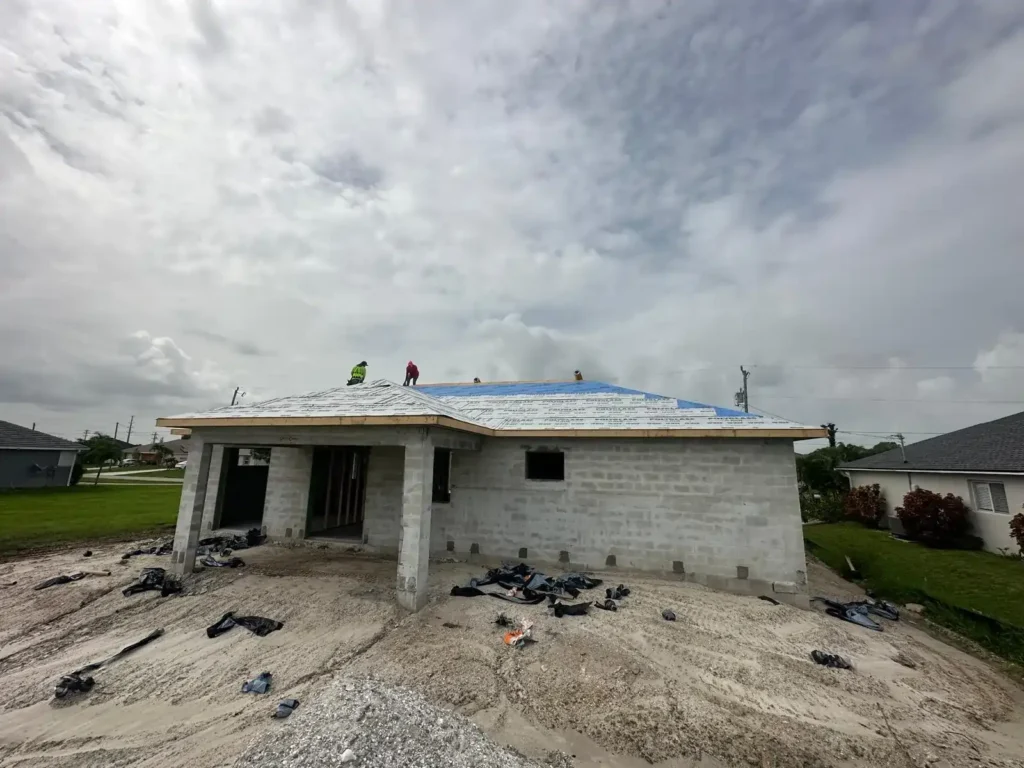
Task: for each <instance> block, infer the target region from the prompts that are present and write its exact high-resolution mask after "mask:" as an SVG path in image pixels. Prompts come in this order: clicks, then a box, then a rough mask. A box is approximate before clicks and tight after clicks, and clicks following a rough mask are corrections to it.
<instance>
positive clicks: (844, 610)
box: [811, 597, 882, 632]
mask: <svg viewBox="0 0 1024 768" xmlns="http://www.w3.org/2000/svg"><path fill="white" fill-rule="evenodd" d="M811 599H812V600H817V601H819V602H822V603H824V604H825V605H826V606H828V607H827V608H825V613H827V614H828V615H829V616H835V617H836V618H837V619H842V620H843V621H848V622H850V623H851V624H856V625H858V626H861V627H864V628H865V629H871V630H874V631H875V632H881V631H882V627H881V626H880V625H879V624H878V623H877V622H875V621H874V620H873V619H871V618H870V617H869V616H868V608H867V605H865V604H864V603H840V602H838V601H836V600H829V599H828V598H826V597H814V598H811Z"/></svg>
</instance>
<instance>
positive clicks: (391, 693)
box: [235, 679, 572, 768]
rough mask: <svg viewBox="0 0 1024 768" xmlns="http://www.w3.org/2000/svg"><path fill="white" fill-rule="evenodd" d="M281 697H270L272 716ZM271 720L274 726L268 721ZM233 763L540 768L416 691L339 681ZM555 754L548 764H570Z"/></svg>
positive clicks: (311, 767)
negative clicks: (277, 699) (277, 700)
mask: <svg viewBox="0 0 1024 768" xmlns="http://www.w3.org/2000/svg"><path fill="white" fill-rule="evenodd" d="M276 703H277V702H276V699H272V698H271V697H269V696H268V697H267V711H268V718H269V712H271V711H272V710H273V708H274V706H275V705H276ZM268 722H272V721H270V720H269V719H268ZM273 725H274V726H277V727H271V728H268V729H267V731H266V732H265V733H263V734H262V735H260V736H259V737H258V738H256V739H255V740H254V741H253V742H252V743H251V744H250V745H249V747H248V749H246V751H245V753H244V754H243V755H242V757H240V758H239V759H238V761H237V762H236V763H235V766H236V768H245V767H246V766H259V768H267V766H303V768H327V766H342V765H347V766H360V765H365V766H374V768H390V767H391V766H394V767H395V768H399V767H401V768H432V767H433V766H446V767H453V768H460V767H461V766H464V767H465V768H540V765H541V764H539V763H535V762H533V761H531V760H527V759H526V758H525V757H523V756H522V755H520V754H518V753H516V752H514V751H513V750H511V749H509V748H507V747H502V746H500V745H498V744H496V743H495V742H493V741H491V740H490V739H489V738H487V736H485V735H484V734H483V733H482V732H481V731H480V729H479V728H478V727H477V726H476V725H474V724H473V723H472V722H471V721H469V720H467V719H466V718H465V717H463V716H461V715H459V714H456V713H455V712H451V711H449V710H445V709H442V708H440V707H437V706H435V705H433V704H431V703H430V702H428V701H427V700H426V699H424V698H423V697H422V696H420V695H419V694H417V693H413V692H412V691H409V690H406V689H403V688H398V687H390V686H387V685H384V684H382V683H378V682H374V681H368V680H362V681H352V680H346V679H337V680H335V681H333V682H331V683H330V684H329V686H328V687H327V689H326V690H324V691H323V692H322V693H321V694H320V695H318V696H317V697H316V698H315V699H314V700H312V701H311V702H309V703H306V702H302V704H300V705H299V707H298V709H296V710H295V713H294V714H293V715H292V716H291V717H289V718H288V719H287V720H284V721H282V722H281V723H273ZM571 765H572V763H571V761H570V760H569V756H568V755H564V754H561V753H553V754H552V755H551V757H550V759H549V761H548V763H547V766H549V767H550V766H571Z"/></svg>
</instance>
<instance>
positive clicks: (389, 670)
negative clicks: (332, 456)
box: [0, 546, 1024, 768]
mask: <svg viewBox="0 0 1024 768" xmlns="http://www.w3.org/2000/svg"><path fill="white" fill-rule="evenodd" d="M93 549H94V550H95V552H96V554H95V555H94V557H93V558H90V559H89V561H88V566H87V567H88V568H89V569H95V570H101V569H111V570H112V571H113V574H114V575H113V576H111V577H107V578H102V577H97V578H90V579H83V580H82V581H78V582H74V583H71V584H66V585H60V586H57V587H53V588H51V589H48V590H43V591H41V592H35V591H33V590H32V589H31V585H32V584H34V583H37V582H38V581H42V580H43V579H44V578H47V577H50V576H53V575H56V574H57V573H61V572H67V571H69V570H74V569H76V568H79V569H81V568H82V567H84V566H83V562H84V561H83V559H82V557H81V553H80V552H74V553H71V552H69V553H66V554H61V555H52V556H49V557H36V558H32V559H28V560H23V561H17V562H14V563H4V564H0V584H2V583H7V582H9V581H12V580H17V581H18V585H16V586H15V587H10V588H0V687H2V690H3V691H4V697H3V699H2V703H0V763H2V764H3V765H5V766H7V765H10V766H33V767H34V766H44V767H45V766H63V765H74V766H91V765H95V766H118V765H125V766H128V765H133V766H154V768H155V767H157V766H159V768H168V766H177V765H194V764H196V765H198V764H204V765H223V764H230V763H231V762H232V761H234V760H235V759H236V758H238V757H239V756H240V755H241V754H242V752H243V751H244V749H245V747H246V745H247V744H249V743H250V742H252V741H253V739H260V738H263V737H264V736H265V735H266V734H268V733H270V734H272V733H274V732H275V731H274V726H281V725H283V724H287V723H288V722H289V721H284V723H281V722H277V721H273V720H271V719H270V712H272V711H273V709H274V707H275V705H276V703H277V701H278V700H280V699H281V698H286V697H293V698H297V699H299V700H300V701H302V702H303V705H304V706H306V705H309V706H310V707H311V708H310V710H309V711H310V712H312V711H313V710H312V702H313V701H314V700H315V699H316V698H317V696H318V694H320V693H321V692H322V691H323V690H324V688H325V686H327V685H328V684H329V683H330V682H331V681H333V680H335V679H336V678H337V677H339V676H343V677H345V678H346V679H348V680H373V681H376V683H377V684H384V685H385V687H386V688H407V689H412V690H414V691H416V692H417V693H418V694H420V695H422V696H423V697H424V698H425V699H426V700H427V701H429V702H430V703H431V704H433V705H440V706H442V707H444V706H447V707H451V708H453V709H454V710H456V711H457V712H459V713H461V714H463V715H465V716H467V717H469V718H470V719H471V720H473V721H474V722H475V723H477V724H478V725H480V726H481V727H482V728H483V730H484V732H485V733H486V734H488V735H489V736H490V737H492V738H493V739H495V740H496V741H498V742H500V743H505V744H511V745H512V746H514V747H516V748H517V749H519V750H521V751H522V752H523V753H525V754H526V756H527V757H528V758H529V759H532V760H534V761H537V762H543V761H544V760H545V759H546V757H547V756H548V754H549V753H550V752H552V751H553V750H563V751H565V752H569V753H574V754H576V755H577V758H576V762H575V765H578V766H579V765H598V764H601V765H605V766H630V767H631V768H632V766H639V765H646V764H649V763H650V762H653V763H655V764H657V763H659V761H664V765H666V766H669V765H671V766H694V765H701V766H710V765H719V766H720V765H727V764H728V765H746V764H753V765H757V766H763V765H779V766H781V765H806V766H826V765H827V766H832V765H879V764H883V763H891V764H893V765H900V764H901V762H900V761H901V760H902V761H904V762H905V759H906V753H909V754H910V755H911V756H912V759H913V760H914V761H915V762H916V763H917V764H918V765H924V764H925V763H926V761H928V760H929V759H930V760H931V762H930V763H929V764H930V765H933V766H937V767H941V766H944V765H949V766H960V765H978V764H981V765H993V766H1021V765H1024V762H1022V760H1021V756H1022V755H1024V705H1022V695H1021V692H1020V690H1019V689H1018V688H1016V687H1015V686H1013V685H1012V684H1011V683H1009V682H1008V681H1007V680H1005V679H1004V678H1003V677H1002V676H1000V675H999V674H998V673H997V672H996V671H994V670H992V669H991V668H989V667H988V666H986V665H985V664H983V663H982V662H980V661H978V660H976V659H973V658H971V657H969V656H967V655H966V654H964V653H961V652H960V651H957V650H955V649H953V648H951V647H949V646H947V645H945V644H943V643H941V642H939V641H937V640H934V639H931V638H929V637H928V636H926V635H924V634H922V633H921V632H920V631H918V630H917V629H915V628H914V627H912V626H910V625H908V624H905V623H902V622H901V623H899V624H896V625H888V624H887V625H886V632H884V633H881V634H879V633H872V632H870V631H868V630H865V629H862V628H860V627H856V626H854V625H851V624H845V623H842V622H840V621H838V620H836V619H834V618H831V617H828V616H825V615H823V614H820V613H815V612H808V611H802V610H799V609H796V608H791V607H788V606H773V605H770V604H768V603H766V602H763V601H760V600H757V599H756V598H753V597H738V596H732V595H724V594H720V593H715V592H712V591H709V590H705V589H702V588H699V587H695V586H692V585H686V584H680V583H677V582H672V581H668V580H660V579H653V578H650V577H640V576H636V577H635V578H634V577H631V576H627V577H625V578H623V577H620V576H616V577H615V581H616V583H618V582H619V581H622V580H625V581H626V582H627V583H628V584H629V586H630V587H632V590H633V591H632V594H631V596H630V597H628V598H626V599H625V600H624V601H623V602H622V605H621V608H620V610H619V611H618V612H616V613H605V612H602V611H598V610H592V611H591V615H589V616H585V617H564V618H561V619H557V618H555V617H554V616H553V615H551V614H550V612H549V611H548V610H547V609H546V608H545V607H544V606H528V607H519V606H510V605H509V604H507V603H503V602H501V601H498V600H494V599H492V598H487V597H475V598H452V597H449V596H448V594H447V593H448V590H449V589H450V587H451V586H452V585H453V584H456V583H465V581H466V579H467V578H468V577H469V576H473V575H478V574H479V573H480V572H481V571H482V570H483V566H479V565H466V564H460V563H445V564H441V563H437V564H432V566H431V588H432V593H433V597H432V602H431V603H430V604H429V605H428V607H427V608H426V609H425V610H423V611H421V612H420V613H419V614H416V615H412V616H408V615H405V614H404V613H402V612H401V611H400V610H399V609H398V608H397V607H396V605H395V602H394V574H395V563H394V561H392V560H387V559H382V558H374V557H368V556H364V555H352V554H346V553H339V552H336V551H321V550H317V549H300V550H288V549H284V548H278V547H271V546H264V547H259V548H256V549H252V550H248V551H245V552H243V553H242V556H243V559H245V561H246V563H247V565H246V567H244V568H239V569H236V570H230V569H216V570H214V569H211V570H209V571H205V572H203V573H199V574H195V575H194V576H192V577H190V578H189V579H188V580H187V583H186V591H187V592H188V594H186V595H183V596H180V597H175V596H172V597H167V598H162V597H160V595H159V593H154V592H149V593H144V594H141V595H135V596H133V597H130V598H126V597H123V596H122V595H121V589H122V588H123V587H124V586H126V585H127V584H129V583H131V582H133V581H134V580H135V579H136V578H137V577H138V572H139V570H140V569H141V568H143V567H145V566H149V565H157V566H159V565H164V566H165V565H167V562H166V561H167V560H168V558H159V557H140V558H133V559H132V560H131V561H130V564H129V565H128V566H119V565H117V562H118V560H119V559H120V553H121V552H122V551H124V550H125V549H126V547H117V548H111V547H106V548H102V549H100V548H96V547H94V548H93ZM809 573H810V575H811V578H812V581H813V580H814V578H815V577H816V575H815V574H816V571H815V569H814V568H811V569H810V570H809ZM818 575H820V574H818ZM834 586H835V585H834V583H830V584H829V585H827V587H825V588H824V589H823V591H825V592H826V593H831V594H835V589H834ZM584 594H585V593H584ZM602 596H603V595H602ZM594 597H597V595H595V596H594ZM663 608H671V609H672V610H674V611H675V613H676V614H677V615H678V617H679V618H678V621H676V622H674V623H669V622H666V621H664V620H663V619H662V618H661V610H662V609H663ZM226 611H235V612H236V613H237V614H240V615H245V614H255V615H259V616H265V617H268V618H271V619H276V620H279V621H283V622H284V627H283V628H282V629H281V630H279V631H277V632H273V633H272V634H270V635H268V636H267V637H263V638H260V637H256V636H254V635H252V634H251V633H249V632H247V631H244V630H242V629H240V628H236V629H234V630H232V631H230V632H228V633H227V634H225V635H222V636H220V637H217V638H213V639H211V638H208V637H207V636H206V633H205V629H206V627H207V626H209V625H210V624H213V623H214V622H215V621H216V620H217V619H218V618H220V616H221V615H222V614H223V613H225V612H226ZM499 611H505V612H507V613H512V614H517V613H518V614H520V615H522V616H524V617H527V618H529V619H531V620H533V621H534V622H535V627H534V630H533V633H534V636H535V637H536V639H537V642H536V643H535V644H533V645H530V646H527V647H526V648H524V649H522V650H518V649H510V648H509V647H508V646H506V645H505V644H504V643H503V642H502V634H503V632H504V630H503V629H502V628H501V627H497V626H496V625H495V624H494V619H495V617H496V615H497V613H498V612H499ZM156 628H163V629H164V630H165V634H164V635H163V636H162V637H161V638H159V639H158V640H156V641H154V642H153V643H151V644H150V645H148V646H146V647H145V648H141V649H139V650H138V651H136V652H135V653H133V654H132V655H131V656H129V657H126V658H125V659H123V660H121V661H119V662H117V663H116V664H113V665H111V667H110V668H109V669H104V670H102V671H101V672H100V673H98V674H97V675H96V687H95V689H94V690H93V691H91V692H89V693H88V694H86V695H84V696H82V697H81V698H80V699H78V700H76V701H74V702H70V703H61V704H60V705H55V704H54V703H53V702H52V698H53V686H54V683H55V682H56V681H57V679H58V678H59V677H60V676H61V675H63V674H66V673H67V672H70V671H71V670H74V669H78V668H80V667H81V666H83V665H84V664H87V663H89V662H92V661H96V660H98V659H102V658H105V657H107V656H109V655H110V654H111V653H112V652H114V651H116V650H118V649H119V648H121V647H123V646H124V645H127V644H128V643H131V642H133V641H136V640H138V639H140V638H141V637H144V636H145V635H147V634H148V633H149V632H151V631H152V630H154V629H156ZM814 649H822V650H826V651H829V652H833V653H839V654H841V655H843V656H845V657H847V658H849V659H850V660H851V661H852V662H853V663H854V666H855V669H854V671H852V672H851V671H844V670H834V669H826V668H824V667H821V666H818V665H816V664H814V663H813V662H812V661H811V660H810V658H809V653H810V651H811V650H814ZM897 658H901V659H902V660H903V661H904V662H906V661H907V660H911V661H912V662H913V663H914V664H915V667H914V668H910V667H908V666H905V665H904V664H902V663H900V662H899V661H897ZM264 670H268V671H271V672H272V673H273V675H274V689H273V692H272V694H270V696H253V695H247V694H242V693H241V691H240V688H241V684H242V682H244V681H245V680H247V679H251V678H252V677H253V676H255V675H256V674H258V673H259V672H262V671H264ZM372 690H373V691H381V690H384V689H383V688H378V687H374V688H372ZM367 695H370V694H367ZM373 695H377V694H376V693H375V694H373ZM381 695H383V694H381ZM882 712H884V713H885V714H884V717H883V715H882ZM299 715H303V717H302V718H301V720H300V719H296V721H295V722H297V723H298V722H305V721H306V719H307V718H306V713H305V712H303V710H302V708H300V709H299V710H298V711H297V712H296V714H295V715H293V717H295V718H298V716H299ZM339 716H344V717H348V713H347V710H346V711H345V712H342V713H340V715H339ZM886 720H887V721H888V724H887V723H886ZM288 727H289V728H291V727H296V726H288ZM311 727H312V726H311ZM893 733H896V734H897V735H898V738H899V741H900V743H901V744H902V746H899V747H898V746H897V744H896V741H895V739H894V738H893ZM322 738H323V739H324V740H325V741H327V742H330V743H332V744H333V743H334V742H335V738H334V737H331V736H328V735H324V736H323V737H322ZM341 751H343V750H340V751H339V754H340V752H341ZM598 760H600V761H603V762H597V761H598Z"/></svg>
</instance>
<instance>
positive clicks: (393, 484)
mask: <svg viewBox="0 0 1024 768" xmlns="http://www.w3.org/2000/svg"><path fill="white" fill-rule="evenodd" d="M404 464H405V449H404V448H403V447H402V446H400V445H383V446H378V447H374V448H371V449H370V465H369V467H368V468H367V473H366V505H365V506H364V508H363V511H364V514H363V518H364V519H363V538H364V539H365V541H366V543H367V544H368V545H370V546H371V547H376V548H378V549H381V550H383V551H386V552H397V551H398V546H399V543H400V539H401V531H402V478H403V476H404Z"/></svg>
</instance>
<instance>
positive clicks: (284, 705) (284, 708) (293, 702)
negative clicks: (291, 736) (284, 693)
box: [271, 699, 299, 719]
mask: <svg viewBox="0 0 1024 768" xmlns="http://www.w3.org/2000/svg"><path fill="white" fill-rule="evenodd" d="M298 706H299V700H298V699H284V700H283V701H281V703H280V704H278V705H277V710H276V711H275V712H274V714H272V715H271V717H276V718H278V719H282V718H285V717H288V715H290V714H291V713H292V712H294V711H295V710H296V709H297V708H298Z"/></svg>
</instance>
